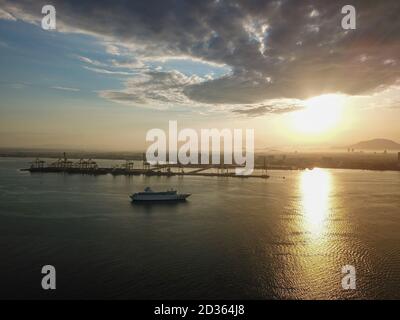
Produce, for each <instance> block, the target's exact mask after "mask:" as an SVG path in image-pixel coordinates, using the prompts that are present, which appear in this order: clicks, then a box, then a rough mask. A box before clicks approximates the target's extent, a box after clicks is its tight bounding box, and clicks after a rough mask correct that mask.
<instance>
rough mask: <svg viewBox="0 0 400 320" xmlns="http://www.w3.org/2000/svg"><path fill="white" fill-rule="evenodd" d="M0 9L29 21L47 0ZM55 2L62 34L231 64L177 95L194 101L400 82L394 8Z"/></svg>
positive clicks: (300, 95)
mask: <svg viewBox="0 0 400 320" xmlns="http://www.w3.org/2000/svg"><path fill="white" fill-rule="evenodd" d="M0 3H2V8H3V9H4V10H5V11H6V12H7V13H10V14H11V15H12V17H17V18H18V17H23V16H24V15H25V16H26V17H27V18H26V19H31V18H32V17H31V16H38V17H40V8H41V6H42V5H43V4H47V1H4V0H0ZM52 4H53V5H54V6H55V7H56V9H57V16H58V19H59V21H60V22H61V23H62V24H63V25H64V26H66V27H69V28H72V29H75V30H79V31H81V32H88V33H94V34H97V35H99V36H103V37H105V38H106V39H107V41H115V42H117V43H120V44H123V45H125V46H128V47H129V46H130V50H132V52H133V53H134V54H135V55H142V56H163V55H169V56H173V55H185V56H190V57H194V58H198V59H202V60H205V61H212V62H216V63H221V64H226V65H228V66H230V67H231V68H232V72H231V73H230V74H229V75H227V76H224V77H222V78H220V79H215V80H211V81H203V82H198V83H194V84H191V85H189V86H188V85H185V86H184V88H182V92H183V93H184V94H185V95H186V96H187V97H188V98H189V99H192V100H194V101H198V102H201V103H208V104H219V103H222V104H235V103H239V104H253V103H257V102H261V101H264V100H268V99H279V98H286V99H305V98H308V97H310V96H313V95H318V94H323V93H335V92H341V93H345V94H350V95H354V94H360V93H367V92H369V91H371V90H374V89H376V88H377V87H379V88H385V87H387V86H389V85H391V84H393V83H394V82H395V80H396V79H398V78H399V77H400V75H399V65H400V62H399V61H397V59H398V57H400V41H399V32H400V19H399V17H398V14H399V12H400V1H398V0H386V1H367V0H352V1H348V0H346V1H341V0H339V1H328V0H325V1H324V0H320V1H310V0H308V1H307V0H295V1H294V0H292V1H289V0H281V1H261V0H246V1H223V0H219V1H218V0H213V1H208V0H198V1H188V0H187V1H183V0H162V1H161V0H160V1H154V0H146V1H142V0H140V1H139V0H138V1H116V0H113V1H72V0H69V1H68V0H63V1H60V0H53V1H52ZM347 4H352V5H353V6H355V8H356V10H357V29H356V30H348V31H346V30H343V29H342V27H341V18H342V14H341V8H342V6H344V5H347ZM385 61H386V63H385ZM387 61H391V63H387ZM115 94H117V93H115ZM129 97H130V95H129V94H123V97H119V98H126V99H129ZM131 98H133V99H139V100H140V99H141V97H137V96H131ZM267 109H268V108H267ZM262 110H263V109H260V111H262Z"/></svg>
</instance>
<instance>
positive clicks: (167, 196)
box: [130, 187, 190, 202]
mask: <svg viewBox="0 0 400 320" xmlns="http://www.w3.org/2000/svg"><path fill="white" fill-rule="evenodd" d="M189 196H190V193H181V194H180V193H177V191H176V190H168V191H160V192H155V191H153V190H151V188H150V187H147V188H146V189H144V191H143V192H137V193H134V194H132V195H131V196H130V198H131V199H132V201H134V202H136V201H185V200H186V198H187V197H189Z"/></svg>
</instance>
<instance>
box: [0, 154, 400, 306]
mask: <svg viewBox="0 0 400 320" xmlns="http://www.w3.org/2000/svg"><path fill="white" fill-rule="evenodd" d="M29 160H30V159H12V158H0V248H1V249H0V253H1V260H0V297H1V298H119V299H159V298H160V299H174V298H180V299H214V298H218V299H270V298H273V299H317V298H318V299H320V298H327V299H334V298H340V299H347V298H356V299H360V298H367V299H374V298H380V299H383V298H400V290H399V289H400V233H399V231H400V209H399V208H400V172H373V171H358V170H327V169H314V170H312V171H309V170H306V171H271V172H270V175H271V178H270V179H268V180H262V179H237V178H215V177H214V178H213V177H190V176H187V177H137V176H134V177H125V176H117V177H113V176H111V175H105V176H97V177H95V176H85V175H68V174H30V173H27V172H20V171H19V170H18V169H19V168H21V167H26V166H27V164H28V162H29ZM104 162H106V161H104ZM108 163H109V161H108ZM146 186H151V187H152V188H153V189H155V190H163V189H167V188H170V187H176V188H177V189H178V190H179V191H182V192H190V193H192V194H193V195H192V196H191V197H190V198H189V201H187V203H178V204H152V205H132V204H131V203H130V201H129V197H128V196H129V194H130V193H132V192H135V191H140V190H143V189H144V187H146ZM45 264H51V265H54V266H55V267H56V270H57V290H55V291H51V292H49V291H44V290H42V289H41V285H40V283H41V277H42V275H41V273H40V270H41V267H42V266H43V265H45ZM346 264H350V265H354V266H355V267H356V272H357V273H356V276H357V282H356V283H357V288H356V290H350V291H345V290H343V289H342V286H341V279H342V277H343V275H342V274H341V268H342V266H343V265H346Z"/></svg>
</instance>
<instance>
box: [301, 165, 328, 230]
mask: <svg viewBox="0 0 400 320" xmlns="http://www.w3.org/2000/svg"><path fill="white" fill-rule="evenodd" d="M331 188H332V182H331V176H330V173H329V172H328V171H327V170H324V169H318V168H316V169H314V170H306V171H304V172H302V175H301V178H300V191H301V202H302V209H303V215H304V227H305V229H306V231H308V232H309V233H310V234H311V235H312V236H314V237H319V236H320V235H321V233H322V232H323V230H324V228H325V222H326V218H327V216H328V214H329V209H330V197H329V196H330V193H331Z"/></svg>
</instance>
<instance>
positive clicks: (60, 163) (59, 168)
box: [21, 153, 269, 179]
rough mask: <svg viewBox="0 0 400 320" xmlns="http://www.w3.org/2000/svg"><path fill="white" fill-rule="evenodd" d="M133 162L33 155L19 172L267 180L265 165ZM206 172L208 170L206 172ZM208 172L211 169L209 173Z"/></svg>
mask: <svg viewBox="0 0 400 320" xmlns="http://www.w3.org/2000/svg"><path fill="white" fill-rule="evenodd" d="M135 164H136V163H135V162H134V161H129V160H126V162H125V163H124V164H122V165H119V166H114V167H100V166H99V165H98V164H97V162H96V161H94V160H92V159H87V160H85V159H80V160H78V161H72V160H70V159H68V158H67V156H66V154H65V153H64V154H63V157H62V158H59V159H58V160H56V161H54V162H49V163H47V162H46V161H44V160H41V159H39V158H37V159H36V160H35V161H33V162H32V163H31V166H30V167H29V168H25V169H21V171H28V172H31V173H65V174H86V175H106V174H111V175H113V176H118V175H124V176H135V175H136V176H139V175H144V176H166V177H171V176H202V177H232V178H261V179H267V178H269V175H268V174H267V168H266V166H265V163H264V166H263V167H261V168H260V167H257V170H258V171H259V173H258V174H251V175H237V174H235V169H236V168H240V167H241V166H238V165H233V164H232V165H223V164H221V165H218V164H208V165H201V164H198V165H197V164H196V165H193V164H189V165H182V164H179V163H163V164H155V165H151V164H149V163H148V162H147V161H146V160H145V157H144V156H143V159H142V161H140V167H136V166H135ZM207 171H208V172H207ZM209 171H212V172H209Z"/></svg>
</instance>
